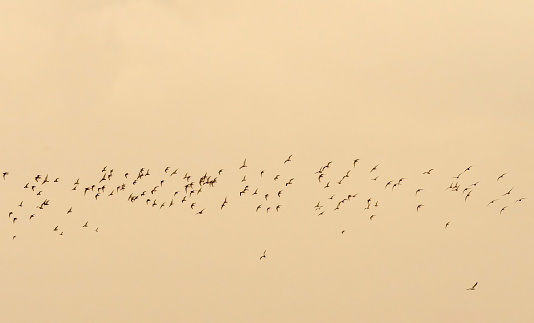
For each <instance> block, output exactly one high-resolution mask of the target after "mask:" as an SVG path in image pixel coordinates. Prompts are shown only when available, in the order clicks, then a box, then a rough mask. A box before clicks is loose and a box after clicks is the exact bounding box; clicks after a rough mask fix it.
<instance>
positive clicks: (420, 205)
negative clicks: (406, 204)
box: [416, 204, 424, 212]
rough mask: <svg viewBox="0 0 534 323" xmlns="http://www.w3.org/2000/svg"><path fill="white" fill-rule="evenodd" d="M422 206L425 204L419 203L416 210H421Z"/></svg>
mask: <svg viewBox="0 0 534 323" xmlns="http://www.w3.org/2000/svg"><path fill="white" fill-rule="evenodd" d="M422 206H424V205H423V204H419V205H418V206H417V210H416V211H417V212H419V208H420V207H422Z"/></svg>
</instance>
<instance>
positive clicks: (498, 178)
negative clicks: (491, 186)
mask: <svg viewBox="0 0 534 323" xmlns="http://www.w3.org/2000/svg"><path fill="white" fill-rule="evenodd" d="M504 175H506V173H503V174H502V175H500V176H499V177H497V180H500V179H501V178H503V177H504Z"/></svg>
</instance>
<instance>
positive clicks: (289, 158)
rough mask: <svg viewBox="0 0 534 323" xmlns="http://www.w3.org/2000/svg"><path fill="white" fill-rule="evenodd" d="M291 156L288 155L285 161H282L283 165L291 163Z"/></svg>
mask: <svg viewBox="0 0 534 323" xmlns="http://www.w3.org/2000/svg"><path fill="white" fill-rule="evenodd" d="M291 156H293V155H289V157H287V159H286V160H285V161H284V164H285V163H287V162H290V161H291Z"/></svg>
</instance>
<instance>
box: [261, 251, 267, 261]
mask: <svg viewBox="0 0 534 323" xmlns="http://www.w3.org/2000/svg"><path fill="white" fill-rule="evenodd" d="M266 252H267V250H264V251H263V255H262V256H261V257H260V260H262V259H263V258H267V257H266V256H265V253H266Z"/></svg>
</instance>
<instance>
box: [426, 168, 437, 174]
mask: <svg viewBox="0 0 534 323" xmlns="http://www.w3.org/2000/svg"><path fill="white" fill-rule="evenodd" d="M433 170H434V168H430V169H429V170H427V171H426V172H423V175H430V172H431V171H433Z"/></svg>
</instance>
